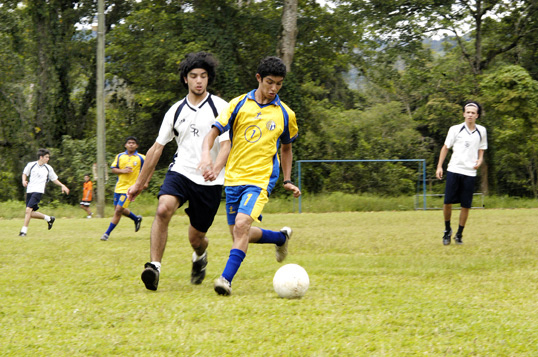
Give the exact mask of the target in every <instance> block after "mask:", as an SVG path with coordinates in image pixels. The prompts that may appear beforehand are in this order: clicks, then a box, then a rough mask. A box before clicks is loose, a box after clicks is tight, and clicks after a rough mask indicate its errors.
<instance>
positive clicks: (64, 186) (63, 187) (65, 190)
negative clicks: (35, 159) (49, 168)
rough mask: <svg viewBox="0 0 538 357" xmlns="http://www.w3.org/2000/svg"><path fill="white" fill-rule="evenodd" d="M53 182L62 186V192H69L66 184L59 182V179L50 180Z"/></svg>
mask: <svg viewBox="0 0 538 357" xmlns="http://www.w3.org/2000/svg"><path fill="white" fill-rule="evenodd" d="M52 182H53V183H55V184H56V185H58V186H60V187H61V188H62V193H65V194H66V195H68V194H69V189H68V188H67V186H66V185H64V184H63V183H61V182H60V180H58V179H56V180H54V181H52Z"/></svg>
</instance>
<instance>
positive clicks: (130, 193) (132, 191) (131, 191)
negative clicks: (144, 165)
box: [127, 183, 142, 202]
mask: <svg viewBox="0 0 538 357" xmlns="http://www.w3.org/2000/svg"><path fill="white" fill-rule="evenodd" d="M140 192H142V187H140V185H139V184H136V183H135V184H134V185H132V186H131V187H129V188H128V189H127V199H128V200H129V201H131V202H133V201H134V200H135V199H136V197H137V196H138V195H139V194H140Z"/></svg>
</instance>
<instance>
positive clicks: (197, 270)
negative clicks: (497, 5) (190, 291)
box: [191, 251, 207, 285]
mask: <svg viewBox="0 0 538 357" xmlns="http://www.w3.org/2000/svg"><path fill="white" fill-rule="evenodd" d="M195 254H196V253H195ZM193 257H194V254H193ZM206 266H207V251H205V252H204V254H203V255H202V257H201V258H200V259H199V260H197V261H195V262H192V270H191V284H195V285H199V284H202V281H204V278H205V267H206Z"/></svg>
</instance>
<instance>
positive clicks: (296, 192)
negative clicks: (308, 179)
mask: <svg viewBox="0 0 538 357" xmlns="http://www.w3.org/2000/svg"><path fill="white" fill-rule="evenodd" d="M284 188H285V189H286V190H288V191H293V197H295V198H297V197H299V196H301V190H299V187H297V186H295V185H294V184H292V183H290V182H288V183H287V184H285V185H284Z"/></svg>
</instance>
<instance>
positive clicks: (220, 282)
mask: <svg viewBox="0 0 538 357" xmlns="http://www.w3.org/2000/svg"><path fill="white" fill-rule="evenodd" d="M215 291H216V292H217V294H219V295H226V296H227V295H231V294H232V284H230V282H229V281H228V280H226V278H224V277H223V276H220V277H219V278H218V279H217V280H215Z"/></svg>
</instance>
